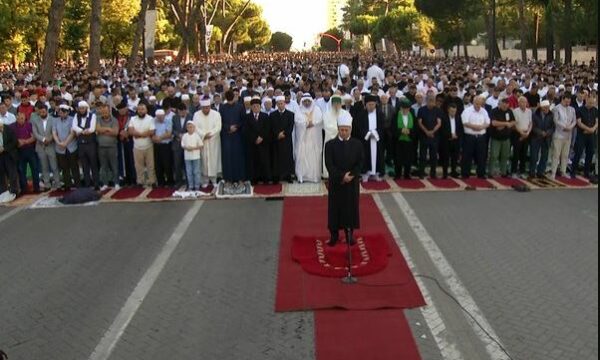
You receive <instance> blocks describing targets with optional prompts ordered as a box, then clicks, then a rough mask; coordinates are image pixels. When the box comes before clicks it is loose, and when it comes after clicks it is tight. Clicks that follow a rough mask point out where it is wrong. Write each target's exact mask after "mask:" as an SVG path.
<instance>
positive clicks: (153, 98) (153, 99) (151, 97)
mask: <svg viewBox="0 0 600 360" xmlns="http://www.w3.org/2000/svg"><path fill="white" fill-rule="evenodd" d="M148 100H150V101H156V96H154V95H152V96H150V97H149V98H148Z"/></svg>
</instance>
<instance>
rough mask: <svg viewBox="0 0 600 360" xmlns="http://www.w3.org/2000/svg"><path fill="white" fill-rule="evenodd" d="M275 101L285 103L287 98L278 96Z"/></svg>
mask: <svg viewBox="0 0 600 360" xmlns="http://www.w3.org/2000/svg"><path fill="white" fill-rule="evenodd" d="M275 101H276V102H280V101H285V96H277V97H276V98H275Z"/></svg>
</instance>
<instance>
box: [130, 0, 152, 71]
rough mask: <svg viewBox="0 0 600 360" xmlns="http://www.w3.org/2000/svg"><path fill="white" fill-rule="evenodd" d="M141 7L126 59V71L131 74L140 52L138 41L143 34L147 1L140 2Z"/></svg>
mask: <svg viewBox="0 0 600 360" xmlns="http://www.w3.org/2000/svg"><path fill="white" fill-rule="evenodd" d="M141 1H142V6H141V7H140V13H139V14H138V18H137V20H136V25H135V32H134V33H133V45H132V46H131V54H129V59H127V71H128V72H131V70H133V68H134V66H135V64H136V63H137V61H138V53H139V52H140V41H141V40H142V32H144V24H145V23H146V9H148V0H141Z"/></svg>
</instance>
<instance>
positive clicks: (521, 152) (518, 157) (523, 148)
mask: <svg viewBox="0 0 600 360" xmlns="http://www.w3.org/2000/svg"><path fill="white" fill-rule="evenodd" d="M528 150H529V139H525V140H523V141H521V140H520V136H518V135H517V136H515V137H514V138H513V157H512V166H511V171H512V173H513V174H517V173H519V174H524V173H525V169H526V167H527V151H528Z"/></svg>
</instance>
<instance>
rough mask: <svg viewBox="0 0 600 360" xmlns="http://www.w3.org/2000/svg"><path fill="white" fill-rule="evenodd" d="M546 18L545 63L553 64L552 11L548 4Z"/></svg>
mask: <svg viewBox="0 0 600 360" xmlns="http://www.w3.org/2000/svg"><path fill="white" fill-rule="evenodd" d="M545 16H546V63H551V62H554V11H552V4H551V2H548V5H546V9H545Z"/></svg>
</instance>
